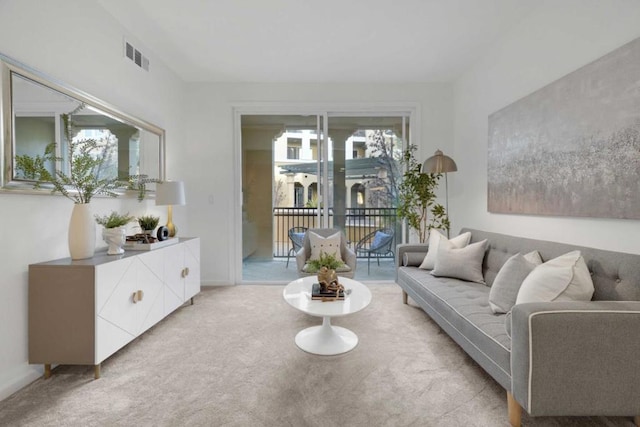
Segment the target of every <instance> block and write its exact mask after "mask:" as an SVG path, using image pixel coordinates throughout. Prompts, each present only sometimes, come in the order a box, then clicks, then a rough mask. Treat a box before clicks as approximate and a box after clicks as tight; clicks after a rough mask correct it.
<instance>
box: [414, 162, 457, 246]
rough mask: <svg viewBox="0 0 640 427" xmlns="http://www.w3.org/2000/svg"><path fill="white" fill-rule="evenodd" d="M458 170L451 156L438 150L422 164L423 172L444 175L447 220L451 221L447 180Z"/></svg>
mask: <svg viewBox="0 0 640 427" xmlns="http://www.w3.org/2000/svg"><path fill="white" fill-rule="evenodd" d="M457 170H458V165H456V162H455V161H454V160H453V159H452V158H451V157H449V156H446V155H445V154H444V153H443V152H442V151H441V150H436V152H435V154H434V155H433V156H431V157H429V158H428V159H427V160H425V161H424V163H423V164H422V172H424V173H430V174H437V175H439V174H441V173H443V174H444V188H445V214H446V216H447V220H448V219H449V179H448V178H447V173H449V172H456V171H457ZM447 225H448V226H447V227H446V230H447V238H449V229H450V228H451V224H447Z"/></svg>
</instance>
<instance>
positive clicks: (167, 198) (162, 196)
mask: <svg viewBox="0 0 640 427" xmlns="http://www.w3.org/2000/svg"><path fill="white" fill-rule="evenodd" d="M184 204H186V202H185V197H184V182H182V181H164V182H159V183H158V184H157V185H156V205H167V206H168V208H167V228H168V229H169V237H174V236H175V235H176V226H175V225H173V205H184Z"/></svg>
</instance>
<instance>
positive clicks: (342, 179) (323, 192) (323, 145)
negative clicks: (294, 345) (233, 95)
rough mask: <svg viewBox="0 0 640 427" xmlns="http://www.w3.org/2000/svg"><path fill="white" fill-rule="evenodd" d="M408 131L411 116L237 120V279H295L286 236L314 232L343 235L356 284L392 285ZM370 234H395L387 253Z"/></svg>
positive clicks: (292, 245)
mask: <svg viewBox="0 0 640 427" xmlns="http://www.w3.org/2000/svg"><path fill="white" fill-rule="evenodd" d="M409 128H410V126H409V114H408V113H406V114H384V115H383V114H380V115H372V114H366V115H364V114H363V115H359V114H354V113H350V114H348V115H347V114H340V113H336V112H324V113H322V114H315V115H267V114H260V115H242V116H241V132H242V195H243V196H242V206H243V209H242V236H243V239H242V255H243V269H242V276H243V281H263V280H265V278H266V279H268V281H288V280H292V279H294V278H296V277H298V276H297V266H296V261H295V252H296V249H297V248H296V244H295V242H294V241H292V238H291V233H299V232H304V230H306V229H308V228H314V227H332V228H337V229H340V230H342V231H343V232H344V233H345V235H346V236H347V238H348V241H349V246H350V248H351V249H352V250H354V251H357V252H358V257H359V259H358V267H357V270H356V278H357V279H360V280H383V279H389V280H391V279H393V277H394V265H393V257H394V249H395V244H396V243H397V242H400V241H401V240H400V235H401V233H400V229H399V228H398V226H397V224H398V222H397V220H396V211H395V207H396V194H397V185H398V183H399V179H400V177H401V167H400V164H399V159H400V157H401V153H402V150H403V148H404V147H405V146H406V144H407V143H408V141H409ZM376 231H379V232H384V233H385V234H387V235H388V234H391V235H393V239H392V242H391V243H390V244H388V245H387V247H386V248H380V249H379V250H376V248H375V247H373V246H372V244H373V243H374V242H373V240H374V238H375V233H376ZM378 240H379V239H378Z"/></svg>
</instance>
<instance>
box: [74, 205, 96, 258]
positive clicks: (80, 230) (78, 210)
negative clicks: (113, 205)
mask: <svg viewBox="0 0 640 427" xmlns="http://www.w3.org/2000/svg"><path fill="white" fill-rule="evenodd" d="M68 239H69V240H68V243H69V255H70V256H71V259H74V260H78V259H85V258H91V257H92V256H93V254H94V253H95V251H96V224H95V222H93V215H92V214H91V204H89V203H75V204H74V205H73V210H72V211H71V219H70V220H69V234H68Z"/></svg>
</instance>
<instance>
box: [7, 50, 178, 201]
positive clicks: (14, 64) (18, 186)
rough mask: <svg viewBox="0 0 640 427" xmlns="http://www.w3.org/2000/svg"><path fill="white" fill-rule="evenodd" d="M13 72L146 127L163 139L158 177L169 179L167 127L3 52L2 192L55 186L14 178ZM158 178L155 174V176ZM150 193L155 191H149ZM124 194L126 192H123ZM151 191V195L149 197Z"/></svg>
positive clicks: (35, 191)
mask: <svg viewBox="0 0 640 427" xmlns="http://www.w3.org/2000/svg"><path fill="white" fill-rule="evenodd" d="M11 73H16V74H19V75H20V76H22V77H25V78H27V79H29V80H33V81H34V82H36V83H39V84H41V85H43V86H45V87H47V88H50V89H53V90H55V91H58V92H60V93H63V94H65V95H67V96H70V97H72V98H74V99H77V100H78V101H80V102H83V103H85V104H87V105H91V106H93V107H95V108H97V109H99V110H100V111H102V112H103V113H104V114H105V115H109V116H113V117H114V118H117V119H118V120H121V121H123V122H126V123H128V124H130V125H132V126H135V127H138V128H140V129H143V130H146V131H148V132H150V133H153V134H154V135H157V136H158V138H159V145H160V146H159V147H158V150H159V163H160V164H159V165H158V174H159V176H158V177H157V178H158V179H159V180H160V181H164V180H165V179H166V178H165V177H166V161H165V130H164V129H162V128H161V127H159V126H156V125H154V124H152V123H149V122H147V121H145V120H142V119H139V118H137V117H135V116H132V115H130V114H128V113H125V112H124V111H122V110H120V109H119V108H117V107H115V106H113V105H111V104H109V103H107V102H105V101H102V100H100V99H98V98H96V97H94V96H92V95H89V94H88V93H86V92H84V91H81V90H79V89H77V88H75V87H73V86H70V85H68V84H66V83H64V82H61V81H59V80H57V79H55V78H53V77H50V76H48V75H46V74H44V73H41V72H39V71H37V70H35V69H33V68H31V67H29V66H27V65H24V64H22V63H20V62H18V61H16V60H14V59H12V58H9V57H8V56H6V55H3V54H2V53H0V140H1V141H0V142H1V144H0V147H1V150H0V163H1V164H2V174H0V191H3V192H7V191H10V192H17V193H22V194H42V193H51V188H52V187H51V186H48V185H47V184H44V185H43V186H42V187H41V188H39V189H35V188H33V182H34V181H22V180H20V181H18V180H14V179H13V176H14V173H13V172H14V170H13V169H14V168H13V165H14V159H13V157H14V156H13V155H14V146H15V139H14V135H15V133H14V129H13V102H12V100H13V99H12V92H13V91H12V88H11ZM152 178H155V177H152ZM147 192H148V193H151V194H153V193H155V192H154V191H151V190H147ZM122 194H124V191H123V192H122ZM149 195H150V194H148V195H147V196H149Z"/></svg>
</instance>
